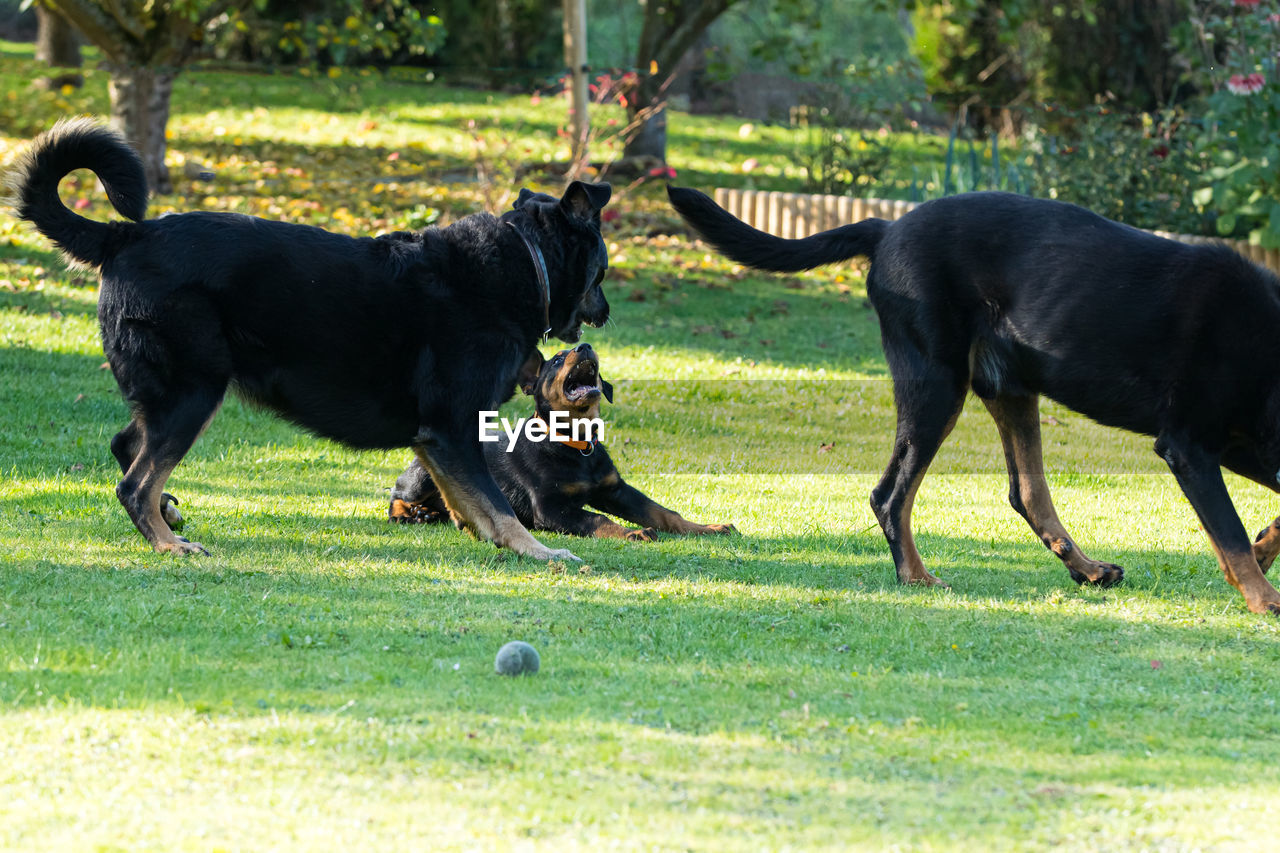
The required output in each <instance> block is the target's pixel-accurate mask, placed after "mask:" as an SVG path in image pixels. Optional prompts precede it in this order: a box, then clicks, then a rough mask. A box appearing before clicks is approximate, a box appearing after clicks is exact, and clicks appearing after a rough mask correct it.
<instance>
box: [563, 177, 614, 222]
mask: <svg viewBox="0 0 1280 853" xmlns="http://www.w3.org/2000/svg"><path fill="white" fill-rule="evenodd" d="M612 196H613V187H611V186H609V185H608V184H586V183H583V182H582V181H574V182H573V183H571V184H569V189H567V190H565V191H564V196H563V197H562V198H561V199H560V206H561V207H562V208H564V210H565V212H566V213H571V214H573V215H574V216H577V217H579V218H581V219H589V218H591V217H592V216H594V215H595V214H597V213H599V212H600V209H601V208H603V207H604V206H605V205H606V204H608V203H609V199H610V198H611V197H612Z"/></svg>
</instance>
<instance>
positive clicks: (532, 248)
mask: <svg viewBox="0 0 1280 853" xmlns="http://www.w3.org/2000/svg"><path fill="white" fill-rule="evenodd" d="M506 222H507V224H508V225H510V226H511V230H512V231H515V232H516V233H517V234H519V235H520V240H521V241H522V242H523V243H524V247H525V248H526V249H528V250H529V258H530V259H531V260H532V261H533V269H534V272H536V273H537V275H538V287H539V292H540V293H541V295H542V320H543V324H542V325H543V330H542V339H543V340H544V341H545V340H546V339H547V338H548V337H549V336H550V335H551V278H550V276H549V275H548V274H547V259H546V258H544V257H543V256H542V249H541V248H540V247H539V246H538V244H537V243H535V242H534V241H533V240H530V239H529V237H528V236H527V235H526V234H525V233H524V232H523V231H521V230H520V229H519V228H518V227H517V226H516V224H515V223H514V222H512V221H511V220H510V219H508V220H506Z"/></svg>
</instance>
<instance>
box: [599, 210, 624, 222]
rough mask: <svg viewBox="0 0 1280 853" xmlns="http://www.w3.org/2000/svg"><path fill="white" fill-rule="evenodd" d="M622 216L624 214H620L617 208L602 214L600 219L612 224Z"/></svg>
mask: <svg viewBox="0 0 1280 853" xmlns="http://www.w3.org/2000/svg"><path fill="white" fill-rule="evenodd" d="M621 215H622V214H620V213H618V211H617V208H613V207H611V208H609V209H608V210H606V211H604V212H603V213H601V214H600V219H601V221H603V222H612V221H613V220H615V219H617V218H618V217H619V216H621Z"/></svg>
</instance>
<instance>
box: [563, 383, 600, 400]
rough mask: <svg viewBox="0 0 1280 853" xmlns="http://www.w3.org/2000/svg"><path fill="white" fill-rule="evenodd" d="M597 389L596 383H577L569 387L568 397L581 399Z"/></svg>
mask: <svg viewBox="0 0 1280 853" xmlns="http://www.w3.org/2000/svg"><path fill="white" fill-rule="evenodd" d="M595 390H596V387H595V386H594V385H575V386H573V387H572V388H570V389H569V393H568V397H569V399H570V400H581V399H582V398H583V397H585V396H587V395H588V394H590V393H591V392H592V391H595Z"/></svg>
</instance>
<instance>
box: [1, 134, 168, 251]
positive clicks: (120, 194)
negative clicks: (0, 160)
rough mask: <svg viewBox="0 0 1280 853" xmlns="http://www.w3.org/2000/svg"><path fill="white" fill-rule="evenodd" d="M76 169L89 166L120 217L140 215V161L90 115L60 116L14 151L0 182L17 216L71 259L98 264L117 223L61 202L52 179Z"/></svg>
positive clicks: (143, 185) (143, 198) (143, 183)
mask: <svg viewBox="0 0 1280 853" xmlns="http://www.w3.org/2000/svg"><path fill="white" fill-rule="evenodd" d="M76 169H90V170H92V171H93V172H94V174H96V175H97V176H98V180H100V181H101V182H102V185H103V187H105V188H106V191H107V198H108V199H109V200H110V201H111V204H112V206H113V207H115V209H116V210H118V211H119V212H120V213H121V215H123V216H126V217H128V218H129V219H132V220H134V221H135V222H136V221H140V220H142V219H144V218H146V215H147V176H146V172H145V171H144V169H143V166H142V159H141V158H140V157H139V156H138V155H137V153H136V152H135V151H134V150H133V149H132V148H130V147H129V144H128V143H127V142H125V140H124V137H123V136H121V135H120V134H119V133H117V132H116V131H114V130H111V129H110V128H107V127H104V126H103V125H101V124H99V123H98V122H96V121H94V120H93V119H90V118H71V119H61V120H60V121H59V122H58V123H57V124H55V125H54V126H53V127H52V128H51V129H50V130H47V131H45V132H44V133H42V134H40V135H39V136H37V137H36V138H35V139H34V140H33V141H32V143H31V145H30V146H28V148H27V149H26V151H24V152H23V153H22V154H20V155H18V159H17V162H16V163H15V164H14V166H13V169H12V171H11V172H10V173H9V176H8V178H7V179H6V181H5V183H6V184H7V185H8V190H9V193H10V199H9V200H10V202H11V203H12V205H13V206H14V208H15V209H16V211H17V214H18V216H19V217H20V218H21V219H25V220H27V221H28V222H31V223H32V224H33V225H35V227H36V229H37V230H38V231H39V232H40V233H41V234H43V235H45V236H46V237H48V238H49V239H50V240H52V241H53V242H55V243H57V244H58V247H59V248H60V249H62V251H63V252H65V253H66V255H67V257H68V258H70V259H71V260H72V261H75V262H77V263H80V264H84V265H86V266H92V267H100V266H101V265H102V263H103V261H105V260H106V259H107V257H108V255H109V252H108V251H107V243H108V241H109V240H110V239H111V236H112V235H113V234H115V233H117V232H118V230H119V228H120V224H119V223H105V222H95V221H93V220H92V219H86V218H84V217H83V216H80V215H79V214H77V213H74V212H73V211H71V210H70V209H69V208H68V207H67V206H66V205H64V204H63V203H62V199H61V198H59V197H58V182H59V181H61V180H62V179H63V178H64V177H65V176H66V175H67V174H68V173H70V172H73V171H75V170H76Z"/></svg>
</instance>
